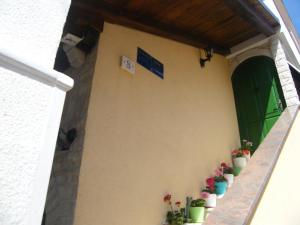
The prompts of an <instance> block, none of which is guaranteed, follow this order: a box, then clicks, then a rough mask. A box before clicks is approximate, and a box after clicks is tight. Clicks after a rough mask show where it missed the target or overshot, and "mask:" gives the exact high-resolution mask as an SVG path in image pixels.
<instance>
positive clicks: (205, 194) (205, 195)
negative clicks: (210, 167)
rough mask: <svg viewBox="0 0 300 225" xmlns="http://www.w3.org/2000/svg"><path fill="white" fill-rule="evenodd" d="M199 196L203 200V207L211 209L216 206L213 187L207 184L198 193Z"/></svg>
mask: <svg viewBox="0 0 300 225" xmlns="http://www.w3.org/2000/svg"><path fill="white" fill-rule="evenodd" d="M200 196H201V198H202V199H204V200H205V207H206V208H210V209H213V208H215V207H216V206H217V195H216V194H215V193H214V188H213V189H212V188H210V187H209V186H207V187H206V188H205V189H203V190H202V192H201V194H200Z"/></svg>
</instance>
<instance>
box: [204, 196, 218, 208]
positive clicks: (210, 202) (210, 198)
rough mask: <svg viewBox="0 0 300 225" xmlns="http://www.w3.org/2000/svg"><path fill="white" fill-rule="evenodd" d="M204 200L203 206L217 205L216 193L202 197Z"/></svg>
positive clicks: (212, 206)
mask: <svg viewBox="0 0 300 225" xmlns="http://www.w3.org/2000/svg"><path fill="white" fill-rule="evenodd" d="M204 200H205V202H206V203H205V207H207V208H215V207H216V206H217V195H216V194H210V195H209V196H208V197H207V198H204Z"/></svg>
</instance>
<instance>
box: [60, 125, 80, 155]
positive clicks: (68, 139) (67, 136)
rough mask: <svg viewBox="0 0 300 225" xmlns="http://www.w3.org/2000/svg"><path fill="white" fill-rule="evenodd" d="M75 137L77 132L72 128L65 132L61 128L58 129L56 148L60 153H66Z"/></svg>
mask: <svg viewBox="0 0 300 225" xmlns="http://www.w3.org/2000/svg"><path fill="white" fill-rule="evenodd" d="M76 137H77V130H76V129H75V128H72V129H70V130H68V131H67V132H66V131H64V130H63V129H62V128H60V129H59V132H58V138H57V147H58V149H59V150H60V151H67V150H69V148H70V147H71V144H72V143H73V142H74V140H75V139H76Z"/></svg>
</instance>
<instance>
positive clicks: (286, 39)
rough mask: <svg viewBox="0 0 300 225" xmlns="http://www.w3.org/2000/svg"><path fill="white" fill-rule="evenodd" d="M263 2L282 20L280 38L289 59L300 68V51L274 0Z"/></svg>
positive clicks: (264, 0)
mask: <svg viewBox="0 0 300 225" xmlns="http://www.w3.org/2000/svg"><path fill="white" fill-rule="evenodd" d="M263 3H264V4H265V5H266V6H267V7H268V8H269V10H270V11H271V12H272V13H273V14H274V15H275V16H276V17H277V18H278V20H279V22H280V26H281V28H280V35H279V37H280V39H281V41H282V45H283V47H284V50H285V55H286V56H287V59H288V60H289V61H290V62H291V63H292V64H293V65H295V66H296V67H297V68H298V69H300V53H299V51H298V49H297V47H296V44H295V42H294V41H293V39H292V37H291V34H290V32H289V31H288V29H287V27H286V25H285V24H284V22H283V20H282V18H281V16H280V14H279V12H278V10H277V8H276V6H275V4H274V1H273V0H263Z"/></svg>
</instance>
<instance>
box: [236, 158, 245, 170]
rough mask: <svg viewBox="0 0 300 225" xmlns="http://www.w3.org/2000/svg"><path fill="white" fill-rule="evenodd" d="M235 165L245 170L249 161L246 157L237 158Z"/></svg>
mask: <svg viewBox="0 0 300 225" xmlns="http://www.w3.org/2000/svg"><path fill="white" fill-rule="evenodd" d="M233 164H234V165H235V166H236V167H239V168H245V167H246V165H247V159H246V158H245V157H237V158H234V159H233Z"/></svg>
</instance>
